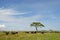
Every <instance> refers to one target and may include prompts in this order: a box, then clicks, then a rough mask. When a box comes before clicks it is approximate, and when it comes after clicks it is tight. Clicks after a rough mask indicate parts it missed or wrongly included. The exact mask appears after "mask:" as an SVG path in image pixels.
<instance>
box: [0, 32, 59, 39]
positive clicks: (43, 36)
mask: <svg viewBox="0 0 60 40" xmlns="http://www.w3.org/2000/svg"><path fill="white" fill-rule="evenodd" d="M0 40H60V33H44V34H41V33H34V34H31V33H21V32H19V33H18V34H15V35H13V34H9V35H6V34H5V33H3V32H0Z"/></svg>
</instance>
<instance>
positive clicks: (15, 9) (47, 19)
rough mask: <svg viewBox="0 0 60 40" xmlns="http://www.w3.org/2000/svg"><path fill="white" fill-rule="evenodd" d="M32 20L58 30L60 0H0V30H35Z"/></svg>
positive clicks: (47, 27) (59, 25) (45, 28)
mask: <svg viewBox="0 0 60 40" xmlns="http://www.w3.org/2000/svg"><path fill="white" fill-rule="evenodd" d="M32 22H41V23H42V24H44V26H45V27H42V28H40V27H38V30H59V31H60V0H0V30H6V31H35V27H31V26H30V24H31V23H32Z"/></svg>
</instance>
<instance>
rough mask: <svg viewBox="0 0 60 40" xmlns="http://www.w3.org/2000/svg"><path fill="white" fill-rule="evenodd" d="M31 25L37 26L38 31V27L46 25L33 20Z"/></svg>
mask: <svg viewBox="0 0 60 40" xmlns="http://www.w3.org/2000/svg"><path fill="white" fill-rule="evenodd" d="M31 26H34V27H35V28H36V31H38V29H37V27H44V25H43V24H41V23H40V22H32V24H31Z"/></svg>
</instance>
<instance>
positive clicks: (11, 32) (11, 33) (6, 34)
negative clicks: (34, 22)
mask: <svg viewBox="0 0 60 40" xmlns="http://www.w3.org/2000/svg"><path fill="white" fill-rule="evenodd" d="M4 33H5V34H6V35H8V34H9V32H4ZM25 33H32V34H34V33H37V32H36V31H35V32H25ZM11 34H13V35H14V34H18V32H11ZM41 34H44V32H41Z"/></svg>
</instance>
